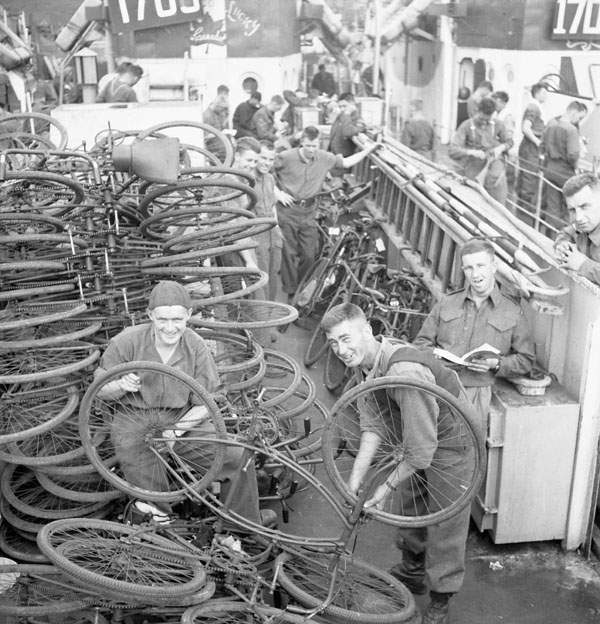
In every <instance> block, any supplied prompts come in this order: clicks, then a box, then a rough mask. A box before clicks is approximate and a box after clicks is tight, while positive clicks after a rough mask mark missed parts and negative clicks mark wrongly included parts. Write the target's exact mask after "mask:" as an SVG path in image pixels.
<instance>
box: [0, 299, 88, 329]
mask: <svg viewBox="0 0 600 624" xmlns="http://www.w3.org/2000/svg"><path fill="white" fill-rule="evenodd" d="M41 307H42V308H44V305H43V304H42V305H41ZM57 307H58V311H57V312H49V313H48V312H47V311H44V312H43V313H42V312H41V311H40V309H39V308H40V306H36V307H33V308H32V307H29V306H27V305H25V304H20V305H19V306H7V307H6V308H4V309H3V310H0V334H1V333H2V332H6V331H9V330H13V329H23V328H25V327H34V326H36V325H45V324H47V323H53V322H54V321H64V320H66V319H70V318H72V317H74V316H79V315H80V314H83V313H84V312H86V311H87V309H88V307H87V305H86V304H85V303H75V302H73V303H68V304H65V305H63V306H57ZM9 319H10V320H9Z"/></svg>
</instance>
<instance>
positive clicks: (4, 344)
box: [0, 321, 102, 351]
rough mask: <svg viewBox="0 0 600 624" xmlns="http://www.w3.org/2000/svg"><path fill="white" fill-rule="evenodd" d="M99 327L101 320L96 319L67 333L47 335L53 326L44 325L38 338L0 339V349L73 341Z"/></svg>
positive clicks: (52, 344)
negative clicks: (96, 320) (94, 321)
mask: <svg viewBox="0 0 600 624" xmlns="http://www.w3.org/2000/svg"><path fill="white" fill-rule="evenodd" d="M101 328H102V322H101V321H98V322H96V323H92V324H90V325H87V326H86V327H82V328H81V329H78V330H75V331H71V332H67V333H61V332H55V333H54V335H48V334H49V333H50V334H51V332H52V330H54V326H52V325H50V326H44V327H43V329H41V331H40V333H42V334H43V335H42V336H41V337H38V338H30V339H29V340H25V339H23V340H2V339H0V349H6V350H7V351H10V350H18V349H35V348H37V347H52V346H56V345H60V344H64V343H66V342H67V343H68V342H75V341H78V340H82V339H83V338H89V337H90V336H93V335H94V334H96V333H98V332H99V331H100V329H101Z"/></svg>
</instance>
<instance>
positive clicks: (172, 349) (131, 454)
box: [96, 281, 275, 525]
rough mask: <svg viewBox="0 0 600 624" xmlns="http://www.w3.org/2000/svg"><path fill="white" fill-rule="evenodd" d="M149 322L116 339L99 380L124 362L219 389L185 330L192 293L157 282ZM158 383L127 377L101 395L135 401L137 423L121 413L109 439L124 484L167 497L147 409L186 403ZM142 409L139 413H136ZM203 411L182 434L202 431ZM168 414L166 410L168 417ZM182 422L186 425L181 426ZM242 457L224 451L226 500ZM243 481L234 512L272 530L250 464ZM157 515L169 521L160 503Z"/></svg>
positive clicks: (200, 343) (189, 417)
mask: <svg viewBox="0 0 600 624" xmlns="http://www.w3.org/2000/svg"><path fill="white" fill-rule="evenodd" d="M148 316H149V318H150V322H149V323H144V324H141V325H136V326H134V327H126V328H125V329H124V330H123V331H122V332H121V333H119V334H118V335H117V336H115V337H114V338H112V340H111V341H110V342H109V344H108V347H107V348H106V351H105V352H104V355H103V356H102V360H101V363H100V368H98V370H97V371H96V376H98V375H99V374H101V373H102V372H104V371H106V370H110V369H111V368H113V367H115V366H117V365H118V364H123V363H125V362H133V361H139V360H142V361H150V362H159V363H162V364H167V365H169V366H173V367H174V368H177V370H179V371H181V372H183V373H186V374H187V375H190V376H191V377H193V378H194V379H195V380H196V381H197V382H198V383H199V384H200V385H201V386H202V387H203V388H205V389H206V390H207V391H208V392H209V393H213V392H215V390H216V389H217V386H218V385H219V377H218V374H217V368H216V365H215V362H214V360H213V357H212V354H211V352H210V350H209V348H208V346H207V345H206V343H205V342H204V340H203V339H202V338H201V337H200V336H199V335H198V334H197V333H196V332H194V331H193V330H192V329H190V328H188V327H187V321H188V320H189V319H190V317H191V316H192V302H191V299H190V295H189V293H188V291H187V290H186V289H185V288H184V287H183V286H182V285H181V284H179V283H177V282H173V281H162V282H159V283H158V284H157V285H156V286H155V287H154V289H153V290H152V293H151V294H150V299H149V301H148ZM159 382H160V380H159V381H158V382H157V383H152V384H149V385H151V386H152V387H148V388H144V387H143V384H142V381H141V379H140V376H139V375H137V374H135V373H128V374H126V375H124V376H123V377H120V378H119V379H116V380H114V381H111V382H109V383H107V384H106V385H105V386H104V387H103V388H102V389H101V390H100V391H99V393H98V397H99V398H101V399H104V400H108V401H110V400H114V401H120V402H121V403H124V404H126V403H127V400H128V397H127V395H128V394H130V395H131V400H132V401H135V404H136V409H137V413H138V414H139V415H140V417H139V418H138V419H137V420H136V419H134V418H131V417H129V418H119V413H118V410H117V413H116V414H115V418H114V420H113V423H112V436H111V437H112V441H113V444H114V448H115V455H116V457H117V460H118V461H119V464H120V468H121V471H122V473H123V475H124V477H125V479H126V480H127V481H128V482H129V483H131V484H132V485H134V486H137V487H140V488H143V489H145V490H149V491H163V490H165V489H167V488H166V475H164V474H163V473H164V471H163V470H162V469H161V467H160V459H159V458H157V457H156V455H155V453H154V452H153V450H152V449H151V448H149V447H148V445H147V444H145V443H144V434H145V433H146V431H145V428H144V422H143V415H144V409H148V410H152V408H157V407H164V406H165V405H168V406H169V407H173V408H179V407H181V402H182V397H181V387H180V386H177V384H172V385H171V386H169V385H167V384H163V383H159ZM184 400H187V399H184ZM140 404H142V405H141V409H138V408H140ZM202 410H205V408H204V406H194V407H192V408H191V409H190V410H189V411H188V412H187V413H186V414H184V415H183V417H182V418H181V421H179V423H177V427H178V429H181V428H183V429H186V428H189V427H187V426H186V425H187V424H188V423H193V424H192V425H190V426H194V427H197V426H199V424H198V423H199V422H201V421H202V419H203V416H205V413H204V414H202ZM155 411H156V410H155ZM168 411H169V410H165V413H168ZM184 421H185V424H184V425H181V426H180V423H183V422H184ZM173 426H174V425H173V423H170V424H169V423H167V422H165V430H166V431H165V432H163V435H165V437H168V432H169V431H170V430H172V428H173ZM202 426H204V424H202ZM206 427H207V428H208V429H207V431H206V433H207V434H210V433H211V430H210V427H212V424H211V423H210V420H208V419H207V420H206ZM242 453H243V449H242V448H240V447H235V446H227V447H226V456H225V462H224V464H223V468H222V469H221V472H220V475H219V480H220V481H221V482H222V484H223V492H222V494H223V497H224V496H226V493H227V489H228V488H229V485H230V480H231V479H232V478H233V476H234V475H235V474H236V472H237V469H238V467H239V464H240V461H241V459H242V458H241V455H242ZM201 455H203V453H198V456H201ZM186 461H187V458H186ZM240 479H241V482H240V483H239V485H238V487H237V489H236V496H235V499H234V501H233V504H232V511H234V512H237V513H238V514H240V515H242V516H244V517H246V518H247V519H249V520H251V521H253V522H257V523H259V524H260V523H262V524H265V525H267V524H268V525H272V524H274V517H275V513H274V512H273V511H271V510H268V509H267V510H263V511H262V512H259V508H258V488H257V484H256V473H255V470H254V465H253V464H252V462H251V463H250V465H249V466H248V467H247V469H245V470H243V471H241V474H240ZM157 511H158V513H159V514H160V511H162V512H163V514H165V518H166V513H168V512H170V508H169V507H165V505H164V503H161V510H157ZM155 518H156V515H155ZM157 519H158V518H157Z"/></svg>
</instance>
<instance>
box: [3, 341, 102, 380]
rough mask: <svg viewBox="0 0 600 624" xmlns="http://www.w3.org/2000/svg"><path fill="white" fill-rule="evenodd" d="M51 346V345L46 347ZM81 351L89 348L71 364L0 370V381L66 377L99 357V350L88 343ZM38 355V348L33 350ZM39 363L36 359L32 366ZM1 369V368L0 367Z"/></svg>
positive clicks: (38, 365)
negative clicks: (27, 370)
mask: <svg viewBox="0 0 600 624" xmlns="http://www.w3.org/2000/svg"><path fill="white" fill-rule="evenodd" d="M48 348H52V347H48ZM80 350H81V351H84V350H88V351H89V350H91V353H90V354H89V355H87V356H86V357H83V358H81V359H79V360H77V361H75V362H72V363H71V364H61V365H58V366H56V367H54V368H51V369H47V368H46V369H45V370H36V372H31V373H15V374H1V372H0V383H8V384H10V383H26V382H30V381H44V380H47V379H52V378H54V377H68V376H69V375H72V374H73V373H76V372H78V371H81V370H83V369H85V368H87V367H88V366H90V365H91V364H93V363H94V362H96V361H97V360H98V359H100V350H99V349H98V348H95V346H94V345H90V347H81V349H80ZM39 355H40V350H37V349H36V350H35V357H37V356H39ZM40 366H41V364H39V361H36V363H35V364H34V367H37V368H39V367H40ZM4 370H6V369H4ZM0 371H1V369H0Z"/></svg>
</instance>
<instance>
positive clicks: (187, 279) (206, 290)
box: [141, 266, 269, 308]
mask: <svg viewBox="0 0 600 624" xmlns="http://www.w3.org/2000/svg"><path fill="white" fill-rule="evenodd" d="M141 272H142V273H143V274H144V275H152V276H158V277H160V278H162V279H174V280H176V281H179V282H181V283H182V284H183V285H184V286H187V287H188V288H187V290H188V291H189V293H190V296H191V298H192V304H193V307H194V308H197V307H198V306H200V305H201V304H203V305H213V304H217V303H223V302H225V301H230V300H231V299H236V300H237V299H239V298H240V297H243V296H246V295H249V294H251V293H253V292H255V291H257V290H258V289H260V288H262V287H263V286H264V285H265V284H266V283H267V281H268V279H269V276H268V275H267V274H266V273H265V272H264V271H261V270H260V269H254V268H251V267H232V266H226V267H197V266H196V267H181V266H177V267H153V268H147V269H141Z"/></svg>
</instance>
